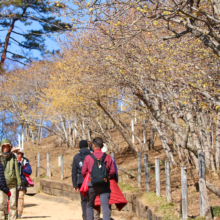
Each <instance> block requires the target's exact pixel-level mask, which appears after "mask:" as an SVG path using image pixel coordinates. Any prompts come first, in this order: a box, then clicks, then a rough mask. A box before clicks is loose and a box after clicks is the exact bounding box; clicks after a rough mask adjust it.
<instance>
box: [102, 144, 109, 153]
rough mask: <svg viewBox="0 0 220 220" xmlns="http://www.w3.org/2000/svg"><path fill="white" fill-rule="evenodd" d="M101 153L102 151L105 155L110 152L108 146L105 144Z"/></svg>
mask: <svg viewBox="0 0 220 220" xmlns="http://www.w3.org/2000/svg"><path fill="white" fill-rule="evenodd" d="M101 151H102V152H103V153H106V152H107V151H108V148H107V146H106V144H105V143H104V144H103V147H102V149H101Z"/></svg>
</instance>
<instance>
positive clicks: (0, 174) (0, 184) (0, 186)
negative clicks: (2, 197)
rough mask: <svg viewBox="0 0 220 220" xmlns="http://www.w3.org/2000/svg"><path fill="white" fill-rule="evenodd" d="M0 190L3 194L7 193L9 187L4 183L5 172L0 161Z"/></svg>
mask: <svg viewBox="0 0 220 220" xmlns="http://www.w3.org/2000/svg"><path fill="white" fill-rule="evenodd" d="M0 190H1V191H3V192H4V193H5V194H8V192H9V188H8V187H7V185H6V180H5V174H4V170H3V166H2V163H1V162H0Z"/></svg>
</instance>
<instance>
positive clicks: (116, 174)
mask: <svg viewBox="0 0 220 220" xmlns="http://www.w3.org/2000/svg"><path fill="white" fill-rule="evenodd" d="M112 161H113V164H114V167H115V180H116V183H118V168H117V165H116V163H115V160H114V159H113V158H112Z"/></svg>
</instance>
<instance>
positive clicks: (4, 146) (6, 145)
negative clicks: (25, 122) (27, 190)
mask: <svg viewBox="0 0 220 220" xmlns="http://www.w3.org/2000/svg"><path fill="white" fill-rule="evenodd" d="M0 145H1V152H2V156H1V162H2V165H3V169H4V174H5V179H6V184H7V187H8V188H9V189H10V192H11V198H10V203H9V207H10V212H9V219H10V220H15V219H16V217H17V209H16V190H17V188H18V189H19V188H20V186H21V178H20V174H19V169H18V163H17V160H16V157H15V155H14V154H13V153H12V152H11V149H12V144H11V142H10V140H8V139H3V140H2V141H1V143H0ZM6 197H7V195H5V194H4V193H3V192H2V191H0V220H4V219H5V215H4V205H5V204H4V203H5V201H6V199H7V198H6Z"/></svg>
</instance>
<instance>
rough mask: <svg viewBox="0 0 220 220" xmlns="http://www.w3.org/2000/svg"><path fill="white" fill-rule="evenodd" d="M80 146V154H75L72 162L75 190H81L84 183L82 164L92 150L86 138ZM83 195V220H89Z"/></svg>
mask: <svg viewBox="0 0 220 220" xmlns="http://www.w3.org/2000/svg"><path fill="white" fill-rule="evenodd" d="M79 148H80V151H79V153H78V154H76V155H75V157H74V159H73V164H72V182H73V187H74V191H75V192H79V189H80V187H81V185H82V183H83V176H82V173H81V170H82V166H83V162H84V159H85V157H86V156H87V155H90V154H91V153H90V150H89V149H88V142H87V141H86V140H82V141H80V142H79ZM80 196H81V206H82V213H83V215H82V217H83V220H87V217H86V204H87V199H86V198H85V197H83V196H82V194H81V193H80Z"/></svg>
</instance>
